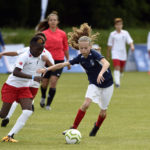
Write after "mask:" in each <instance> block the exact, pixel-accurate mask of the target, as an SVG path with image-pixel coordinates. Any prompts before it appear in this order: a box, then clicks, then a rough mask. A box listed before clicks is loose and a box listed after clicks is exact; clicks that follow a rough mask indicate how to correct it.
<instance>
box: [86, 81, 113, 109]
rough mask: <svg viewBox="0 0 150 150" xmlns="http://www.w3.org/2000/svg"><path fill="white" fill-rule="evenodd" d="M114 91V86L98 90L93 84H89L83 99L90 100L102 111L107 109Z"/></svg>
mask: <svg viewBox="0 0 150 150" xmlns="http://www.w3.org/2000/svg"><path fill="white" fill-rule="evenodd" d="M113 90H114V85H111V86H110V87H108V88H99V87H97V86H96V85H94V84H90V85H89V86H88V89H87V91H86V95H85V98H90V99H91V100H92V101H93V102H94V103H97V104H98V105H99V107H100V108H101V109H102V110H106V109H107V108H108V105H109V102H110V100H111V97H112V94H113Z"/></svg>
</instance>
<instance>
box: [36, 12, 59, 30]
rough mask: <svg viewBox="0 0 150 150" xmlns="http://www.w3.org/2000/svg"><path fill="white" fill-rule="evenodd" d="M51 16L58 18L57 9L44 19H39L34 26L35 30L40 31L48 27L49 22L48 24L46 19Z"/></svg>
mask: <svg viewBox="0 0 150 150" xmlns="http://www.w3.org/2000/svg"><path fill="white" fill-rule="evenodd" d="M51 16H57V19H58V12H57V11H52V12H51V13H50V14H49V15H48V16H47V18H46V19H44V20H43V21H41V22H40V23H39V24H38V25H37V26H36V29H35V30H36V32H42V31H44V30H46V29H48V28H49V24H48V21H49V19H50V17H51Z"/></svg>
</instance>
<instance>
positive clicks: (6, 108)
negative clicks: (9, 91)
mask: <svg viewBox="0 0 150 150" xmlns="http://www.w3.org/2000/svg"><path fill="white" fill-rule="evenodd" d="M11 105H12V104H11V103H6V102H3V104H2V108H1V110H0V118H2V119H3V118H5V117H6V116H7V115H8V112H9V110H10V108H11Z"/></svg>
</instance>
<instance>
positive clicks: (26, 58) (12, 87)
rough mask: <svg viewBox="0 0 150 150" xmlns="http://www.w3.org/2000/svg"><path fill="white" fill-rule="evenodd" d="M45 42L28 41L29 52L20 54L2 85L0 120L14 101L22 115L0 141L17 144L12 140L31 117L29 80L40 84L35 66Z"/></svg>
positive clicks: (33, 39)
mask: <svg viewBox="0 0 150 150" xmlns="http://www.w3.org/2000/svg"><path fill="white" fill-rule="evenodd" d="M44 44H45V41H44V40H43V39H42V38H41V37H33V38H32V39H31V41H30V50H29V51H27V52H25V53H23V54H21V55H20V56H19V59H18V60H17V62H16V66H15V69H14V71H13V73H12V74H11V75H9V77H8V79H7V81H6V82H5V83H4V85H3V87H2V90H1V96H2V101H3V105H2V108H1V111H0V118H5V117H6V116H7V114H8V112H9V110H10V108H11V105H12V103H13V102H14V101H17V102H18V103H19V104H20V105H21V107H22V114H21V115H20V117H19V118H18V120H17V122H16V124H15V125H14V127H13V128H12V129H11V131H10V132H9V133H8V136H6V137H4V138H3V139H2V141H3V142H18V141H17V140H15V139H14V138H13V136H14V135H15V134H17V133H18V132H19V131H20V130H21V129H22V128H23V126H24V125H25V123H26V121H27V120H28V118H29V117H30V116H31V115H32V112H33V111H32V99H33V94H32V91H31V90H30V84H31V80H34V81H36V82H40V81H41V79H42V77H41V76H40V74H39V75H38V76H36V70H37V66H38V64H39V63H40V61H41V57H40V55H41V53H42V52H43V49H44Z"/></svg>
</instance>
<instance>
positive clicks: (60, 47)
mask: <svg viewBox="0 0 150 150" xmlns="http://www.w3.org/2000/svg"><path fill="white" fill-rule="evenodd" d="M58 24H59V19H58V14H57V12H56V11H53V12H52V13H50V14H49V15H48V17H47V19H46V20H44V21H42V22H40V23H39V24H38V25H37V27H36V30H37V31H41V32H43V33H44V34H45V36H46V38H47V40H46V44H45V48H46V49H47V50H48V51H49V52H50V53H51V54H52V57H53V59H54V61H55V64H58V63H62V62H64V56H65V57H66V60H67V61H69V51H68V49H69V47H68V40H67V35H66V33H65V32H64V31H63V30H60V29H59V28H58ZM68 69H70V66H68ZM62 71H63V68H61V69H58V70H56V71H53V72H52V71H48V72H47V73H46V74H45V75H44V77H43V79H42V83H41V93H42V97H41V102H40V106H41V107H44V106H45V99H46V91H47V88H48V85H49V86H50V89H49V92H48V98H47V104H46V107H45V108H46V109H47V110H50V109H51V108H50V105H51V103H52V101H53V99H54V96H55V94H56V85H57V82H58V79H59V77H60V76H61V74H62Z"/></svg>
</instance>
